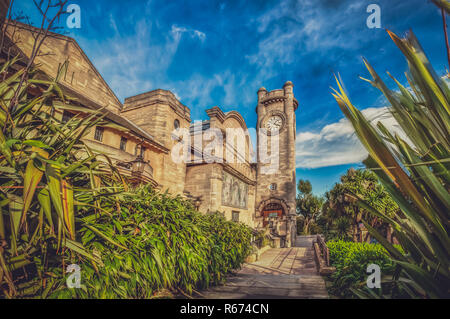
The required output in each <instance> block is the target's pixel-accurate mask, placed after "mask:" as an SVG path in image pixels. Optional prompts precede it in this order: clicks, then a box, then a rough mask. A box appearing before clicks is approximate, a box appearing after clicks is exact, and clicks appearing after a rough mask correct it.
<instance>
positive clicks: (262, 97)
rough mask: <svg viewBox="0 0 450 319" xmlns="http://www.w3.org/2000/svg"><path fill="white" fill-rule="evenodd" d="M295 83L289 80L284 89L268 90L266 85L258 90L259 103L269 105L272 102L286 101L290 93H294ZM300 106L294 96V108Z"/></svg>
mask: <svg viewBox="0 0 450 319" xmlns="http://www.w3.org/2000/svg"><path fill="white" fill-rule="evenodd" d="M293 88H294V84H293V83H292V82H291V81H287V82H286V83H285V84H284V86H283V89H277V90H273V91H270V92H269V91H267V90H266V89H265V88H264V87H262V88H260V89H259V90H258V104H260V105H264V106H267V105H269V104H272V103H277V102H284V101H285V100H286V98H287V97H288V95H289V94H292V93H293ZM297 108H298V101H297V100H296V99H295V98H294V110H297Z"/></svg>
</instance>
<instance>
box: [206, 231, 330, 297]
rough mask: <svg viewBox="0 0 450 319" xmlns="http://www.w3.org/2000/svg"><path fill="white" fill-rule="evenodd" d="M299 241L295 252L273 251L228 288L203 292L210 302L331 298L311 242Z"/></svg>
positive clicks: (232, 279) (249, 266) (305, 238)
mask: <svg viewBox="0 0 450 319" xmlns="http://www.w3.org/2000/svg"><path fill="white" fill-rule="evenodd" d="M315 237H316V236H301V237H298V238H297V241H296V245H295V247H293V248H279V249H270V250H268V251H266V252H265V253H264V254H263V255H262V256H261V258H260V260H258V261H256V262H254V263H250V264H245V265H244V266H243V268H242V269H241V270H240V271H239V272H237V273H236V274H235V275H232V276H230V277H229V278H228V280H227V283H226V285H224V286H218V287H214V288H211V289H209V290H207V291H205V292H202V294H203V295H204V297H205V298H208V299H264V298H274V299H301V298H328V293H327V290H326V288H325V282H324V280H323V278H322V277H321V276H320V275H319V274H318V273H317V269H316V264H315V262H314V252H313V250H312V241H313V239H314V238H315Z"/></svg>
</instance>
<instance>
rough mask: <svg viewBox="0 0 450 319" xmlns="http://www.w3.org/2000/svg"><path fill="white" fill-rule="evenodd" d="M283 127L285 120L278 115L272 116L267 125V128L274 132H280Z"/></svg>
mask: <svg viewBox="0 0 450 319" xmlns="http://www.w3.org/2000/svg"><path fill="white" fill-rule="evenodd" d="M282 125H283V120H282V118H281V117H279V116H278V115H275V116H272V117H271V118H270V119H269V120H268V121H267V124H266V128H267V130H268V131H271V132H274V131H279V130H280V129H281V126H282Z"/></svg>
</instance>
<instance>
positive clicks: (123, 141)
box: [120, 136, 128, 151]
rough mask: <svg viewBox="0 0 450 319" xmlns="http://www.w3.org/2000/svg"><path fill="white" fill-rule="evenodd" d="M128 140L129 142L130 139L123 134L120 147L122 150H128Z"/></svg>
mask: <svg viewBox="0 0 450 319" xmlns="http://www.w3.org/2000/svg"><path fill="white" fill-rule="evenodd" d="M127 142H128V140H127V139H126V138H125V137H123V136H122V137H121V138H120V149H121V150H122V151H126V150H127Z"/></svg>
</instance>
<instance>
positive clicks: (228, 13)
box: [14, 0, 447, 194]
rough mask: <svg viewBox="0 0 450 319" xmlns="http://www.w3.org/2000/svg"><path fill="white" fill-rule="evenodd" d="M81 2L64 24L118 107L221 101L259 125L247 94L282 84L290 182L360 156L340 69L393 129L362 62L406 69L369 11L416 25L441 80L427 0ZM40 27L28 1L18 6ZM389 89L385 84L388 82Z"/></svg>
mask: <svg viewBox="0 0 450 319" xmlns="http://www.w3.org/2000/svg"><path fill="white" fill-rule="evenodd" d="M69 3H75V4H78V5H79V6H80V7H81V17H82V26H81V28H80V29H68V30H67V31H68V32H69V35H70V36H73V37H74V38H75V39H76V40H77V41H78V43H79V44H80V46H81V47H82V48H83V50H84V51H85V52H86V53H87V55H88V57H89V58H90V59H91V60H92V61H93V63H94V65H95V66H96V67H97V69H98V70H99V71H100V73H101V74H102V75H103V77H104V78H105V80H106V81H107V82H108V84H109V85H110V86H111V88H112V89H113V90H114V92H115V93H116V94H117V96H118V97H119V99H121V100H122V101H123V99H124V98H125V97H128V96H132V95H135V94H138V93H142V92H145V91H148V90H153V89H157V88H162V89H167V90H171V91H172V92H174V93H175V94H176V95H177V96H178V97H179V99H180V100H181V102H182V103H184V104H185V105H187V106H188V107H189V108H190V109H191V114H192V119H193V120H200V119H205V118H206V113H205V110H206V109H208V108H210V107H212V106H215V105H218V106H220V107H221V108H222V109H223V110H225V111H230V110H238V111H239V112H240V113H241V114H242V115H243V116H244V118H245V119H246V122H247V125H248V126H249V127H254V126H255V122H256V114H255V106H256V92H257V90H258V88H260V87H261V86H264V87H266V88H267V89H268V90H273V89H278V88H281V87H282V86H283V84H284V83H285V82H286V81H288V80H290V81H292V82H293V83H294V85H295V88H294V93H295V96H296V98H297V99H298V100H299V103H300V107H299V110H298V111H297V134H298V136H297V145H296V146H297V158H296V161H297V178H298V179H300V178H303V179H309V180H310V181H311V182H312V185H313V190H314V192H315V193H317V194H322V193H323V192H325V191H326V190H327V189H330V188H331V187H332V186H333V184H334V183H335V182H337V181H338V180H339V176H340V175H341V174H343V173H345V171H346V170H347V169H348V168H350V167H362V165H361V163H360V162H361V160H362V159H364V157H365V151H364V149H363V148H362V147H361V145H360V144H359V142H358V141H357V139H356V137H355V135H354V134H353V131H352V129H351V127H350V126H349V124H348V122H347V121H346V120H344V119H343V115H342V113H341V111H340V110H339V108H338V106H337V104H336V102H335V101H334V100H333V97H332V96H331V94H330V86H334V80H333V74H334V73H336V72H339V73H340V74H341V76H342V79H343V80H344V82H345V85H346V89H347V90H348V92H349V94H350V96H351V98H352V100H353V102H354V104H355V105H357V106H358V107H359V108H360V109H363V110H365V111H364V112H365V114H366V115H367V116H368V117H370V118H372V119H374V120H376V119H379V118H380V117H383V119H384V121H386V123H387V124H388V125H389V124H392V125H394V124H393V123H392V122H391V119H390V118H389V115H387V114H386V109H385V108H384V106H385V102H384V100H383V98H381V96H380V93H379V92H378V91H377V90H376V89H375V88H373V87H371V86H370V85H368V84H367V83H365V82H363V81H361V80H359V79H358V76H360V75H363V76H366V77H368V75H367V71H366V70H365V68H364V66H363V64H362V61H361V57H362V56H364V57H366V58H367V59H368V60H369V61H370V63H371V64H372V65H373V66H374V67H375V68H376V69H377V70H378V71H379V73H382V74H383V73H384V72H385V71H387V70H389V71H390V72H391V73H392V74H393V75H394V76H396V77H397V78H398V79H400V80H401V82H403V83H405V80H404V76H403V73H404V72H405V71H406V63H405V61H404V59H403V57H402V55H401V54H400V52H399V50H398V49H397V48H396V47H395V45H394V44H393V42H392V41H391V40H390V39H389V37H388V35H387V34H386V32H385V30H384V29H369V28H368V27H367V26H366V19H367V17H368V16H369V13H367V12H366V8H367V6H368V5H369V4H372V3H374V4H378V5H380V7H381V22H382V28H387V29H390V30H392V31H394V32H396V33H398V34H404V33H405V32H406V31H407V30H409V29H413V31H414V32H415V33H416V35H417V37H418V38H419V40H420V41H421V43H422V46H423V47H424V48H425V51H426V52H427V54H428V57H429V58H430V60H431V62H432V64H433V65H434V67H435V69H436V70H437V72H438V73H439V74H442V75H443V74H444V72H445V68H446V67H447V66H446V60H445V59H446V54H445V44H444V40H443V32H442V21H441V16H440V12H439V11H438V9H437V8H436V7H435V6H434V5H432V4H431V2H430V1H425V0H408V1H404V0H383V1H381V0H380V1H375V0H342V1H339V0H315V1H307V0H278V1H261V0H257V1H250V0H242V1H214V0H208V1H195V0H190V1H182V0H178V1H160V0H150V1H143V0H142V1H112V0H96V1H92V0H91V1H86V0H69ZM20 10H22V11H23V13H24V14H27V15H29V16H30V17H31V21H33V22H35V23H36V22H37V20H36V12H35V11H34V10H32V1H29V0H15V10H14V11H15V12H19V11H20ZM386 80H387V81H388V83H390V84H391V85H392V83H391V82H390V81H389V80H388V79H387V76H386Z"/></svg>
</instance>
